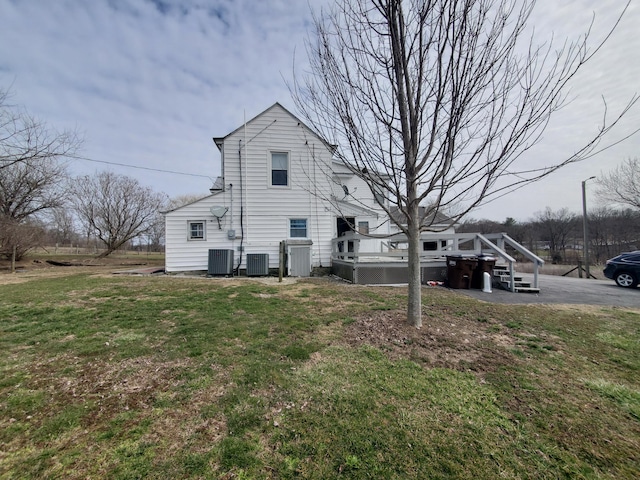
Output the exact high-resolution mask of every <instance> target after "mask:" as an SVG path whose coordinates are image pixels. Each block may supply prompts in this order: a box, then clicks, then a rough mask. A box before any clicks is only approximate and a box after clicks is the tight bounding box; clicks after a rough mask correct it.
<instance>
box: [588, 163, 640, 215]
mask: <svg viewBox="0 0 640 480" xmlns="http://www.w3.org/2000/svg"><path fill="white" fill-rule="evenodd" d="M597 195H598V197H600V199H602V200H604V201H605V202H607V203H613V204H618V205H626V206H628V207H631V208H633V209H636V210H640V161H638V159H637V158H633V159H631V158H630V159H628V160H626V161H625V162H624V163H622V164H621V165H619V166H618V167H616V168H614V169H613V170H612V171H610V172H609V173H603V174H601V175H600V177H599V178H598V190H597Z"/></svg>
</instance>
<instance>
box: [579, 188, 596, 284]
mask: <svg viewBox="0 0 640 480" xmlns="http://www.w3.org/2000/svg"><path fill="white" fill-rule="evenodd" d="M594 178H596V177H589V178H587V179H586V180H583V181H582V234H583V239H584V247H583V248H582V251H583V252H584V268H585V273H586V274H587V280H588V279H589V277H590V275H591V274H590V273H589V227H588V222H587V194H586V184H587V182H588V181H589V180H593V179H594Z"/></svg>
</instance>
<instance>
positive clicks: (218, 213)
mask: <svg viewBox="0 0 640 480" xmlns="http://www.w3.org/2000/svg"><path fill="white" fill-rule="evenodd" d="M209 211H210V212H211V215H213V216H214V217H216V220H218V230H222V225H220V219H221V218H222V217H224V216H225V215H226V213H227V212H228V211H229V209H228V208H227V207H223V206H222V205H214V206H213V207H211V208H210V209H209Z"/></svg>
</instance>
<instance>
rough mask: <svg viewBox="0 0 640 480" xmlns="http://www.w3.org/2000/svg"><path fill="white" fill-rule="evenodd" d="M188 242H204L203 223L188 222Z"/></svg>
mask: <svg viewBox="0 0 640 480" xmlns="http://www.w3.org/2000/svg"><path fill="white" fill-rule="evenodd" d="M188 235H189V240H204V239H205V238H204V222H202V221H197V222H189V232H188Z"/></svg>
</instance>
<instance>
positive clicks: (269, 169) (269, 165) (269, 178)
mask: <svg viewBox="0 0 640 480" xmlns="http://www.w3.org/2000/svg"><path fill="white" fill-rule="evenodd" d="M274 153H286V155H287V184H286V185H274V184H273V181H272V180H273V174H272V172H273V154H274ZM267 186H268V187H269V188H277V189H283V188H291V151H290V150H279V149H275V148H274V149H270V150H269V151H268V152H267Z"/></svg>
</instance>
